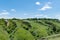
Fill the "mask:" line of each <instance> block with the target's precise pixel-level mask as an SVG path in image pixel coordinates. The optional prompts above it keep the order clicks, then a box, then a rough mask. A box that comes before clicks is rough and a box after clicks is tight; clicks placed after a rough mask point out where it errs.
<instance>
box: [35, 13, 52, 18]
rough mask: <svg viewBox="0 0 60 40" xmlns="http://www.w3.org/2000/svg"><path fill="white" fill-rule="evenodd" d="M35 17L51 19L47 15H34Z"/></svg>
mask: <svg viewBox="0 0 60 40" xmlns="http://www.w3.org/2000/svg"><path fill="white" fill-rule="evenodd" d="M35 17H39V18H51V17H49V16H48V15H45V14H36V15H35Z"/></svg>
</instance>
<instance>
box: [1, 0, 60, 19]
mask: <svg viewBox="0 0 60 40" xmlns="http://www.w3.org/2000/svg"><path fill="white" fill-rule="evenodd" d="M0 18H56V19H60V0H0Z"/></svg>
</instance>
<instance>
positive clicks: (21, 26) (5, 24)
mask: <svg viewBox="0 0 60 40" xmlns="http://www.w3.org/2000/svg"><path fill="white" fill-rule="evenodd" d="M59 33H60V20H58V19H46V18H38V19H37V18H29V19H15V18H13V19H0V40H40V39H41V38H43V37H47V36H51V35H54V34H59ZM41 40H42V39H41Z"/></svg>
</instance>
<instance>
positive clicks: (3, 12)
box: [0, 10, 9, 15]
mask: <svg viewBox="0 0 60 40" xmlns="http://www.w3.org/2000/svg"><path fill="white" fill-rule="evenodd" d="M8 14H9V12H8V11H7V10H3V11H2V12H0V15H8Z"/></svg>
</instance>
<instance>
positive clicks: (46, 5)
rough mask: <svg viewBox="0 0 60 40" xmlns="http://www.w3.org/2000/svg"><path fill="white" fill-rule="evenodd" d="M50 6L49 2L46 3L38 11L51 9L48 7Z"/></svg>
mask: <svg viewBox="0 0 60 40" xmlns="http://www.w3.org/2000/svg"><path fill="white" fill-rule="evenodd" d="M50 4H51V2H48V3H46V4H45V5H44V6H43V7H42V8H40V9H39V10H48V9H51V8H52V7H51V6H49V5H50Z"/></svg>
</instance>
